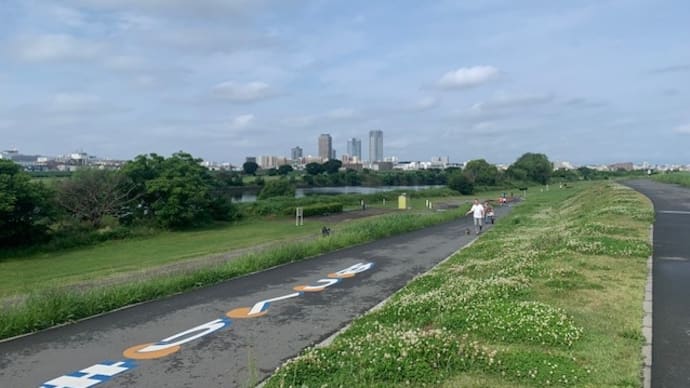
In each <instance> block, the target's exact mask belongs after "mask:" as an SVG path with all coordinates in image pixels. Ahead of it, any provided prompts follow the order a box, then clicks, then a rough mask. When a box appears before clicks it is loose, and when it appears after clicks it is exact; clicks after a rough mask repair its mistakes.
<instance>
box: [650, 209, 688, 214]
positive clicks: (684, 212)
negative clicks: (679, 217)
mask: <svg viewBox="0 0 690 388" xmlns="http://www.w3.org/2000/svg"><path fill="white" fill-rule="evenodd" d="M657 213H663V214H690V211H686V210H659V211H658V212H657Z"/></svg>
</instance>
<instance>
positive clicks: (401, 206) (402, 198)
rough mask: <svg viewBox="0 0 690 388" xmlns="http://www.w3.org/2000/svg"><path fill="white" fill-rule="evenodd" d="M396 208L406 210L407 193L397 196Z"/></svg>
mask: <svg viewBox="0 0 690 388" xmlns="http://www.w3.org/2000/svg"><path fill="white" fill-rule="evenodd" d="M398 209H402V210H407V195H406V194H402V195H400V196H398Z"/></svg>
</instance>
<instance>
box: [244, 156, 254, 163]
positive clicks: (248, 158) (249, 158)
mask: <svg viewBox="0 0 690 388" xmlns="http://www.w3.org/2000/svg"><path fill="white" fill-rule="evenodd" d="M245 162H251V163H256V156H247V159H245Z"/></svg>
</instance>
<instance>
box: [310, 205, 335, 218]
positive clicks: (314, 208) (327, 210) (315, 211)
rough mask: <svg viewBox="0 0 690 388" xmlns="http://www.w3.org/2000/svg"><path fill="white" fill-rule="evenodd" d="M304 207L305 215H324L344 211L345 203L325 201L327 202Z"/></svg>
mask: <svg viewBox="0 0 690 388" xmlns="http://www.w3.org/2000/svg"><path fill="white" fill-rule="evenodd" d="M303 209H304V213H303V214H304V216H305V217H311V216H323V215H328V214H334V213H342V212H343V204H342V203H325V204H318V205H310V206H305V207H303Z"/></svg>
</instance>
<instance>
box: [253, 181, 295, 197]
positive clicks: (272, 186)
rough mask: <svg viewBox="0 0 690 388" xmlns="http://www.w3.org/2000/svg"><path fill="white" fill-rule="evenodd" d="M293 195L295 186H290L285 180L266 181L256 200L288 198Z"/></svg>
mask: <svg viewBox="0 0 690 388" xmlns="http://www.w3.org/2000/svg"><path fill="white" fill-rule="evenodd" d="M294 195H295V186H294V185H292V184H290V182H288V181H287V179H278V180H274V181H268V182H266V184H265V185H264V187H263V188H262V189H261V191H260V192H259V197H258V199H267V198H273V197H289V196H294Z"/></svg>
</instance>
